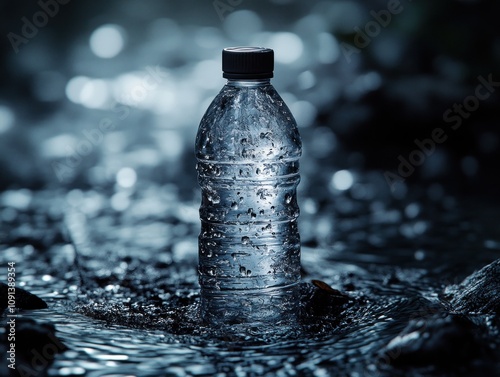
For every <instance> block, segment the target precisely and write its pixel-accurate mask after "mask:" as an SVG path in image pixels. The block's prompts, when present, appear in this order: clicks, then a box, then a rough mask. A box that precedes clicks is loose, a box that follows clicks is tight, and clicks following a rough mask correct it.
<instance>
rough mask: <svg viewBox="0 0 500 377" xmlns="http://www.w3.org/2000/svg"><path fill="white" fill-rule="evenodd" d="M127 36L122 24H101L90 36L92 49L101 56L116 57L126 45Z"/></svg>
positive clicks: (105, 57)
mask: <svg viewBox="0 0 500 377" xmlns="http://www.w3.org/2000/svg"><path fill="white" fill-rule="evenodd" d="M125 37H126V33H125V30H124V29H123V28H122V27H121V26H118V25H114V24H107V25H103V26H100V27H99V28H97V29H96V30H94V32H93V33H92V35H91V36H90V40H89V43H90V49H91V50H92V52H93V53H94V54H95V55H96V56H98V57H100V58H104V59H109V58H114V57H115V56H116V55H118V54H119V53H120V52H121V51H122V49H123V47H124V46H125Z"/></svg>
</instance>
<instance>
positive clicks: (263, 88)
mask: <svg viewBox="0 0 500 377" xmlns="http://www.w3.org/2000/svg"><path fill="white" fill-rule="evenodd" d="M222 66H223V72H224V74H223V77H224V78H227V83H226V85H225V86H224V87H223V88H222V90H221V91H220V93H219V94H218V95H217V97H216V98H215V99H214V100H213V102H212V104H211V105H210V107H209V108H208V110H207V111H206V113H205V115H204V116H203V119H202V120H201V123H200V126H199V129H198V134H197V136H196V157H197V171H198V181H199V184H200V186H201V191H202V201H201V207H200V219H201V233H200V235H199V268H198V270H199V282H200V286H201V312H202V316H203V318H204V319H205V320H206V321H207V322H209V323H216V324H227V323H232V324H237V323H249V322H252V323H256V322H261V321H268V320H278V321H279V320H282V319H289V318H290V316H291V315H292V316H293V313H294V312H295V311H296V307H297V305H296V303H297V301H298V300H297V290H296V288H297V283H298V282H299V281H300V238H299V232H298V228H297V217H298V216H299V207H298V205H297V193H296V189H297V185H298V183H299V180H300V177H299V157H300V156H301V140H300V135H299V132H298V129H297V124H296V122H295V120H294V118H293V116H292V114H291V112H290V110H289V109H288V107H287V106H286V105H285V103H284V102H283V99H282V98H281V97H280V96H279V94H278V93H277V92H276V90H275V89H274V87H273V86H272V85H271V82H270V79H271V78H272V77H273V69H274V52H273V50H271V49H268V48H260V47H234V48H226V49H224V50H223V52H222Z"/></svg>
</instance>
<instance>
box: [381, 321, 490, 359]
mask: <svg viewBox="0 0 500 377" xmlns="http://www.w3.org/2000/svg"><path fill="white" fill-rule="evenodd" d="M480 334H481V329H480V328H479V327H478V326H476V325H475V324H474V323H472V322H471V321H470V320H469V319H468V318H467V317H465V316H462V315H457V314H448V315H447V314H444V315H443V314H435V315H433V316H431V317H428V318H426V319H417V320H411V321H410V322H409V324H408V325H407V326H406V328H405V329H404V330H403V331H402V332H401V333H400V334H399V335H398V336H397V337H395V338H394V339H392V340H391V341H390V342H389V344H388V345H387V346H386V347H385V348H384V349H383V350H382V352H381V358H382V359H384V360H385V362H386V363H387V364H390V365H395V366H425V365H435V366H441V367H447V368H448V367H450V368H451V367H455V366H457V367H459V366H463V365H468V364H470V363H471V362H473V361H474V360H475V359H478V358H481V359H482V360H484V359H485V358H487V357H488V355H490V356H491V355H492V352H491V350H490V348H489V347H488V345H487V343H486V342H485V341H484V340H483V339H482V338H481V335H480Z"/></svg>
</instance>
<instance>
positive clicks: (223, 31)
mask: <svg viewBox="0 0 500 377" xmlns="http://www.w3.org/2000/svg"><path fill="white" fill-rule="evenodd" d="M499 11H500V6H499V4H498V2H494V1H493V0H491V1H488V0H442V1H439V2H424V1H409V0H401V1H389V2H388V1H385V0H382V1H370V2H368V1H359V0H349V1H347V0H345V1H307V2H306V1H294V0H268V1H262V0H258V1H248V0H218V1H189V0H188V1H182V2H179V1H176V2H174V1H159V0H150V1H147V2H145V1H139V0H126V1H116V0H115V1H106V2H82V1H68V0H59V2H58V1H56V0H41V1H38V2H37V1H30V2H13V1H2V2H1V5H0V30H1V35H2V38H1V44H0V56H1V60H0V71H1V73H2V74H1V76H0V171H1V174H0V188H1V189H7V188H14V189H15V188H20V187H24V188H29V189H35V190H36V189H40V188H75V187H79V188H88V187H93V188H104V189H112V190H114V191H116V190H120V189H122V190H125V191H126V192H127V193H129V192H130V190H132V191H133V189H134V188H135V187H137V186H138V185H139V186H140V185H141V182H142V183H144V182H151V181H153V182H156V183H158V184H160V185H172V186H173V187H175V188H176V190H178V192H179V195H180V196H181V197H182V198H183V199H186V200H189V199H193V198H197V195H198V194H197V183H196V172H195V169H194V165H195V162H194V157H193V144H194V137H195V134H196V130H197V126H198V123H199V120H200V119H201V117H202V115H203V113H204V111H205V110H206V108H207V107H208V105H209V103H210V101H211V100H212V99H213V98H214V97H215V95H216V94H217V93H218V91H219V90H220V88H221V87H222V86H223V85H224V80H223V79H222V73H221V49H222V48H224V47H227V46H235V45H259V46H266V47H271V48H273V49H274V50H275V54H276V67H275V79H274V80H273V83H274V85H275V87H276V88H277V90H278V91H279V93H280V94H281V95H282V96H283V98H284V99H285V102H286V103H287V104H288V105H289V107H290V108H291V110H292V112H293V114H294V115H295V117H296V119H297V121H298V124H299V126H300V131H301V134H302V137H303V143H304V158H303V161H302V175H303V181H302V183H301V191H302V192H303V193H306V195H307V196H310V197H313V198H316V199H317V202H318V203H320V202H321V199H322V198H327V197H329V196H330V195H332V194H335V192H338V191H345V190H354V191H353V194H354V196H356V195H357V196H360V197H363V198H369V197H370V196H375V195H396V196H398V195H399V196H404V195H405V193H406V192H407V188H408V184H410V185H411V184H412V183H416V184H418V185H422V186H423V187H425V190H429V193H430V195H434V196H436V195H437V196H438V197H439V195H440V194H441V193H442V192H443V191H449V192H454V193H465V194H471V193H472V194H476V193H481V194H482V195H490V196H492V197H495V195H496V193H497V192H498V189H499V188H500V185H499V183H500V180H499V174H498V163H499V162H500V160H499V151H500V148H499V143H500V139H499V133H498V106H499V97H500V96H499V91H498V87H495V86H494V85H492V84H491V82H492V81H493V82H497V81H500V33H499V29H498V27H497V26H495V25H496V24H497V20H496V17H497V15H498V14H499ZM480 76H481V77H482V78H483V81H481V79H479V77H480ZM488 80H489V81H490V86H489V87H487V88H483V89H481V90H482V91H480V93H484V94H485V95H483V96H482V98H484V97H487V98H485V99H478V98H477V95H476V94H475V93H476V88H477V86H478V85H480V84H483V86H484V82H488ZM486 94H487V95H486ZM470 96H473V97H470ZM464 101H465V103H464ZM455 104H457V105H460V106H462V110H460V109H459V108H456V107H455V108H454V106H456V105H455ZM464 106H465V107H464ZM463 109H465V110H463ZM467 109H468V110H467ZM447 111H448V113H447ZM459 111H462V112H459ZM458 126H459V127H458ZM453 127H456V129H453ZM436 128H442V129H443V132H444V134H445V135H446V141H445V142H443V143H442V144H439V145H436V146H435V148H434V149H432V148H431V146H430V145H429V144H428V148H429V149H428V150H427V151H428V152H429V151H430V152H431V153H428V154H425V155H424V154H423V153H421V152H418V153H413V155H411V154H412V152H414V151H415V150H416V151H418V150H419V149H418V146H417V145H416V144H415V139H418V140H420V141H422V140H424V139H429V138H431V137H432V134H433V131H434V130H435V129H436ZM424 144H425V143H424ZM431 149H432V150H431ZM422 156H424V158H422ZM410 158H413V161H414V162H415V163H414V164H412V165H413V169H412V167H406V168H404V167H403V168H402V169H403V170H405V169H406V170H405V171H406V172H409V171H411V174H407V176H404V177H403V176H401V173H398V168H400V164H401V163H402V162H401V161H402V159H405V160H406V161H410ZM415 165H418V166H415ZM388 173H391V174H393V175H390V174H388ZM403 178H404V180H403ZM391 186H392V187H391ZM127 190H128V191H127ZM127 195H128V194H127ZM115 204H116V206H117V208H119V207H120V206H121V207H126V202H123V200H122V201H116V203H115Z"/></svg>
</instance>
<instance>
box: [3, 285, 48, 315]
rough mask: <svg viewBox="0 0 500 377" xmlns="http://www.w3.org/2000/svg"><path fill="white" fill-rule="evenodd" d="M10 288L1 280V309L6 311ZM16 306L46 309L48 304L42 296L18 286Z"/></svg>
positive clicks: (19, 307) (18, 307) (28, 308)
mask: <svg viewBox="0 0 500 377" xmlns="http://www.w3.org/2000/svg"><path fill="white" fill-rule="evenodd" d="M8 290H9V287H8V286H7V284H5V283H1V282H0V311H4V310H5V309H7V307H8ZM15 296H16V308H17V309H26V310H34V309H45V308H46V307H47V304H46V303H45V301H43V300H42V299H41V298H40V297H38V296H35V295H34V294H32V293H29V292H28V291H26V290H24V289H22V288H18V287H16V291H15Z"/></svg>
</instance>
